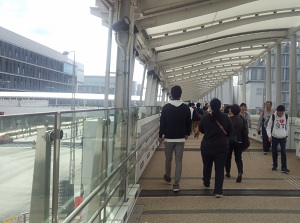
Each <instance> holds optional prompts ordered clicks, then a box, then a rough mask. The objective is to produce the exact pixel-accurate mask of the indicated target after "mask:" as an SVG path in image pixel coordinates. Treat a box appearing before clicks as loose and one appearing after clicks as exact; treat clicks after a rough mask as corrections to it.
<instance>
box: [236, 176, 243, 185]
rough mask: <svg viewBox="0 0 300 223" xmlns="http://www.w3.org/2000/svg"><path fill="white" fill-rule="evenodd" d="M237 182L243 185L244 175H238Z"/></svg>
mask: <svg viewBox="0 0 300 223" xmlns="http://www.w3.org/2000/svg"><path fill="white" fill-rule="evenodd" d="M236 182H237V183H241V182H242V174H239V175H238V177H237V178H236Z"/></svg>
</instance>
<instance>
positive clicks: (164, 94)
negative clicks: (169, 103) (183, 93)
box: [160, 88, 166, 106]
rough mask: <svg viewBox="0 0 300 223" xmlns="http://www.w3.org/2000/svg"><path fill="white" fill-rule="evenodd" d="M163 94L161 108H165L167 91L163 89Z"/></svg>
mask: <svg viewBox="0 0 300 223" xmlns="http://www.w3.org/2000/svg"><path fill="white" fill-rule="evenodd" d="M161 92H162V96H161V103H160V106H164V104H165V100H166V89H164V88H163V89H161Z"/></svg>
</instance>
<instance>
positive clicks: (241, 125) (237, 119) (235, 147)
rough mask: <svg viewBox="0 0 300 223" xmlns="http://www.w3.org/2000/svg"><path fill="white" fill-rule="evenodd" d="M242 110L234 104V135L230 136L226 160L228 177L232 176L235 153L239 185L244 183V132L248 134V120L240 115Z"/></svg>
mask: <svg viewBox="0 0 300 223" xmlns="http://www.w3.org/2000/svg"><path fill="white" fill-rule="evenodd" d="M240 112H241V109H240V106H238V105H237V104H234V105H232V106H231V113H232V114H233V116H231V117H230V119H231V121H232V123H233V129H234V130H233V133H232V134H231V136H229V152H228V155H227V160H226V165H225V169H226V175H225V176H226V177H228V178H229V177H231V176H230V169H231V159H232V153H233V152H234V157H235V163H236V166H237V169H238V177H237V179H236V182H237V183H241V182H242V174H243V160H242V153H243V150H242V147H241V145H242V143H243V132H244V131H246V132H247V134H248V127H247V123H246V120H244V118H243V117H242V116H241V115H240Z"/></svg>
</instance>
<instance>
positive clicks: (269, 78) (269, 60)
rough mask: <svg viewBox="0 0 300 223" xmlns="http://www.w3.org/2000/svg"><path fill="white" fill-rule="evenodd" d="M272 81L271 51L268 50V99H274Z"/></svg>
mask: <svg viewBox="0 0 300 223" xmlns="http://www.w3.org/2000/svg"><path fill="white" fill-rule="evenodd" d="M271 81H272V80H271V51H270V50H268V52H267V57H266V101H272V95H271V94H272V88H271Z"/></svg>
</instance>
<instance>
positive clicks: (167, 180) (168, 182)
mask: <svg viewBox="0 0 300 223" xmlns="http://www.w3.org/2000/svg"><path fill="white" fill-rule="evenodd" d="M164 181H165V182H166V183H167V184H172V180H171V177H167V175H166V174H165V175H164Z"/></svg>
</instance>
